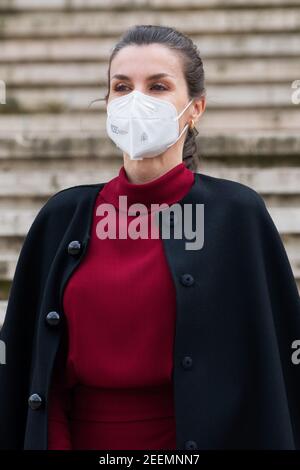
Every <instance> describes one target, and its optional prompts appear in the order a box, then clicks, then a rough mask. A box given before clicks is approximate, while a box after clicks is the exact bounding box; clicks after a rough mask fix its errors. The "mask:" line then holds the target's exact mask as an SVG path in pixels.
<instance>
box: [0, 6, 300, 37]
mask: <svg viewBox="0 0 300 470" xmlns="http://www.w3.org/2000/svg"><path fill="white" fill-rule="evenodd" d="M158 20H159V24H161V25H172V26H173V27H175V28H177V29H180V30H181V31H182V32H184V33H187V34H189V35H190V34H203V35H204V34H207V33H210V34H211V33H214V34H219V33H225V32H228V31H231V32H242V33H255V32H262V31H263V32H277V33H282V32H287V31H289V32H298V31H299V28H300V10H299V8H297V7H290V8H280V7H278V8H277V7H276V8H272V9H270V8H259V9H254V8H252V9H230V10H224V9H221V8H219V9H216V10H199V11H198V12H197V11H191V10H189V9H188V8H186V9H184V10H180V11H171V10H170V11H165V10H160V11H157V12H155V11H153V10H152V9H151V7H150V8H149V6H148V8H145V9H143V10H142V11H141V10H138V9H136V10H131V9H127V10H126V9H125V10H122V11H118V14H117V15H116V13H115V12H114V11H99V10H98V11H97V10H96V11H93V12H89V11H86V10H83V11H80V12H79V11H75V12H70V11H69V12H66V10H61V11H54V12H53V11H49V12H47V15H45V13H44V12H43V11H32V12H24V11H22V10H21V11H20V12H18V15H16V14H15V13H7V14H5V15H3V16H2V21H1V36H2V37H3V36H5V37H11V38H12V37H14V38H15V37H32V36H34V37H35V38H38V37H45V36H47V37H68V36H69V37H70V36H76V37H78V36H99V35H101V36H112V35H121V34H122V33H123V32H124V31H125V30H126V29H127V28H128V27H129V25H132V24H151V23H152V24H153V23H154V24H155V23H156V22H157V21H158Z"/></svg>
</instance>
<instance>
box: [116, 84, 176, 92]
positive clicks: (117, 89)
mask: <svg viewBox="0 0 300 470" xmlns="http://www.w3.org/2000/svg"><path fill="white" fill-rule="evenodd" d="M154 85H160V86H162V87H163V90H158V91H165V90H167V88H166V87H165V86H164V85H162V84H161V83H155V84H154ZM154 85H152V86H154ZM120 86H126V85H122V84H118V85H116V86H115V87H114V91H124V90H120V89H119V88H120Z"/></svg>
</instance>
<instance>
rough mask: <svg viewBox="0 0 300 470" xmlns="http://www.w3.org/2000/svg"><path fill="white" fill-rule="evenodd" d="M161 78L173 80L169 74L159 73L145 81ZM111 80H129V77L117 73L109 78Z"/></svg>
mask: <svg viewBox="0 0 300 470" xmlns="http://www.w3.org/2000/svg"><path fill="white" fill-rule="evenodd" d="M163 77H173V78H175V77H174V76H173V75H170V74H169V73H164V72H161V73H155V74H154V75H150V76H149V77H147V79H146V80H153V79H158V78H163ZM113 78H117V79H119V80H130V77H127V75H123V74H121V73H117V74H115V75H113V76H112V77H111V79H113Z"/></svg>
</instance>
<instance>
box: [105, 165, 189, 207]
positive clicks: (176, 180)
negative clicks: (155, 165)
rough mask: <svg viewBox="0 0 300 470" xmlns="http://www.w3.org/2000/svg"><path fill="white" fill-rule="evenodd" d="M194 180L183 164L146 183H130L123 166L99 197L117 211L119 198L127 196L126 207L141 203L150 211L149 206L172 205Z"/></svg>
mask: <svg viewBox="0 0 300 470" xmlns="http://www.w3.org/2000/svg"><path fill="white" fill-rule="evenodd" d="M194 180H195V175H194V173H193V172H192V171H191V170H189V169H188V168H187V167H186V166H185V164H184V163H183V162H181V163H179V164H177V165H176V166H174V167H173V168H171V169H170V170H168V171H167V172H166V173H164V174H162V175H161V176H159V177H158V178H155V179H153V180H151V181H148V182H146V183H131V182H130V181H129V180H128V177H127V173H126V171H125V168H124V165H123V166H122V167H121V168H120V171H119V175H118V176H116V177H115V178H113V179H112V180H110V181H108V182H107V183H105V185H104V187H103V188H102V190H101V197H102V198H103V199H105V201H106V202H109V203H111V204H113V205H114V206H115V207H116V208H117V209H119V196H127V207H129V206H130V205H131V204H135V203H141V204H144V205H145V206H146V207H147V211H148V212H150V211H151V204H163V203H166V204H168V205H171V204H174V203H175V202H177V201H180V200H181V199H182V198H183V197H184V196H185V194H186V193H187V192H188V191H189V190H190V188H191V186H192V185H193V183H194Z"/></svg>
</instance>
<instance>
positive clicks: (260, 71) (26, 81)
mask: <svg viewBox="0 0 300 470" xmlns="http://www.w3.org/2000/svg"><path fill="white" fill-rule="evenodd" d="M204 65H205V78H206V84H207V85H208V86H210V85H212V84H214V83H218V84H219V83H226V84H231V83H240V82H247V83H249V82H254V83H256V82H263V83H267V82H268V83H270V82H274V83H279V82H284V83H285V85H286V84H287V82H290V83H292V82H293V81H294V80H295V77H297V76H298V73H299V58H298V57H294V58H285V57H282V58H280V61H279V60H278V58H267V59H266V58H263V59H262V58H261V59H256V58H244V59H218V60H216V59H206V60H205V64H204ZM106 75H107V64H106V63H105V64H104V63H95V62H90V63H71V64H70V63H60V62H58V63H46V62H45V63H25V64H24V63H19V64H14V63H7V64H1V63H0V77H1V79H2V80H4V82H5V83H6V85H7V86H8V87H10V86H21V87H23V88H27V87H32V86H39V87H42V86H49V85H52V86H55V87H59V86H64V85H69V86H74V85H80V86H84V85H93V86H99V85H101V86H104V85H105V86H106V81H107V76H106Z"/></svg>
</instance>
